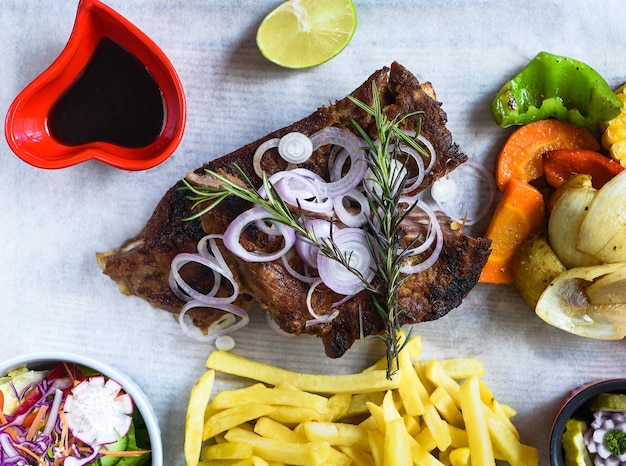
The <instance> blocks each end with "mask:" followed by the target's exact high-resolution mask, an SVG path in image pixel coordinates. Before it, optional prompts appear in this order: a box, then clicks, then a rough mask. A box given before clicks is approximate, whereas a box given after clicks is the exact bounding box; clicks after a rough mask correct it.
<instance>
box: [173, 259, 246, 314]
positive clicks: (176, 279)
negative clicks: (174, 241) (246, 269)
mask: <svg viewBox="0 0 626 466" xmlns="http://www.w3.org/2000/svg"><path fill="white" fill-rule="evenodd" d="M191 262H195V263H197V264H200V265H203V266H205V267H207V268H209V269H210V270H211V272H212V273H213V287H212V288H211V290H210V291H209V292H208V293H200V292H199V291H196V290H195V289H194V288H193V287H191V286H190V285H189V284H188V283H187V282H185V280H184V279H183V278H182V277H181V275H180V270H181V269H182V268H183V266H185V265H187V264H189V263H191ZM227 274H228V275H227ZM223 276H224V277H226V278H228V279H229V281H230V282H231V284H232V288H233V290H232V294H231V295H230V296H228V297H225V298H215V295H216V294H217V292H218V290H219V288H220V285H221V278H222V277H223ZM169 284H170V288H172V291H173V292H174V294H176V295H177V296H178V297H179V298H181V299H182V300H184V301H191V300H194V299H195V300H202V299H205V298H214V299H218V300H219V301H220V302H233V301H234V300H235V299H236V298H237V296H238V295H239V286H238V285H237V283H236V282H235V281H234V280H233V279H232V274H231V273H230V271H228V272H226V273H224V271H223V270H222V268H221V267H219V266H218V265H217V264H216V262H214V261H212V260H210V259H207V258H205V257H202V256H201V255H200V254H193V253H187V252H182V253H180V254H177V255H176V256H175V257H174V259H173V260H172V265H171V268H170V275H169ZM181 292H182V294H181Z"/></svg>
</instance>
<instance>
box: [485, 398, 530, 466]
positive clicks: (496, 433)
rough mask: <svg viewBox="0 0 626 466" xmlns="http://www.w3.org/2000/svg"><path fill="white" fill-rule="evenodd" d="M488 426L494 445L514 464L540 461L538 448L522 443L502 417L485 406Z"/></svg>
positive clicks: (522, 464)
mask: <svg viewBox="0 0 626 466" xmlns="http://www.w3.org/2000/svg"><path fill="white" fill-rule="evenodd" d="M484 412H485V419H486V422H487V428H488V430H489V434H490V436H491V440H492V442H493V445H494V447H496V448H497V449H498V452H499V453H500V454H501V455H502V456H503V457H504V459H505V460H506V461H507V462H508V463H509V464H511V465H512V466H529V465H535V464H537V462H538V461H539V457H538V455H539V453H538V451H537V449H536V448H533V447H529V446H527V445H524V444H522V443H520V441H519V438H518V437H517V436H516V435H515V434H514V433H513V432H512V431H511V430H510V429H509V427H508V425H506V423H505V422H504V421H503V419H502V417H500V416H498V415H497V414H495V413H494V412H493V411H491V410H490V409H489V408H488V407H487V406H484Z"/></svg>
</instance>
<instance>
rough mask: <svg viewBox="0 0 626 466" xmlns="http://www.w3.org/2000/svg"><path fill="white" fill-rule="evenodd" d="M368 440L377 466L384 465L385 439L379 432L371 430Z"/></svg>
mask: <svg viewBox="0 0 626 466" xmlns="http://www.w3.org/2000/svg"><path fill="white" fill-rule="evenodd" d="M367 440H368V442H369V445H370V451H371V452H372V458H374V464H375V465H382V464H384V459H385V437H384V436H383V434H381V433H380V432H378V431H377V430H369V431H368V432H367Z"/></svg>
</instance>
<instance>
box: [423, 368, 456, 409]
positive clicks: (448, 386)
mask: <svg viewBox="0 0 626 466" xmlns="http://www.w3.org/2000/svg"><path fill="white" fill-rule="evenodd" d="M425 375H426V377H427V378H428V380H430V381H431V382H432V383H433V384H435V386H436V387H442V388H443V389H444V390H445V391H446V392H448V394H449V395H450V396H451V397H452V399H453V400H454V402H455V403H456V404H457V406H458V407H459V408H460V407H461V406H460V403H459V392H460V390H461V386H460V385H459V383H458V382H457V381H456V380H454V379H453V378H452V377H450V376H449V375H448V374H447V373H446V372H445V371H444V370H443V367H442V366H441V364H440V363H439V361H436V360H432V361H430V363H429V364H428V366H426V372H425Z"/></svg>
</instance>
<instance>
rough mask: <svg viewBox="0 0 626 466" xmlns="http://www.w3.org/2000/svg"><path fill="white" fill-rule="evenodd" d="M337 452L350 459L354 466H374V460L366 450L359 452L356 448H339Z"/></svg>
mask: <svg viewBox="0 0 626 466" xmlns="http://www.w3.org/2000/svg"><path fill="white" fill-rule="evenodd" d="M368 447H369V446H368ZM339 451H341V453H343V454H344V455H346V456H347V457H348V458H350V459H351V460H352V464H354V465H355V466H356V465H359V466H376V465H375V464H374V458H372V455H371V454H370V453H369V452H367V451H366V450H361V449H360V448H356V447H346V446H340V447H339Z"/></svg>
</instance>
